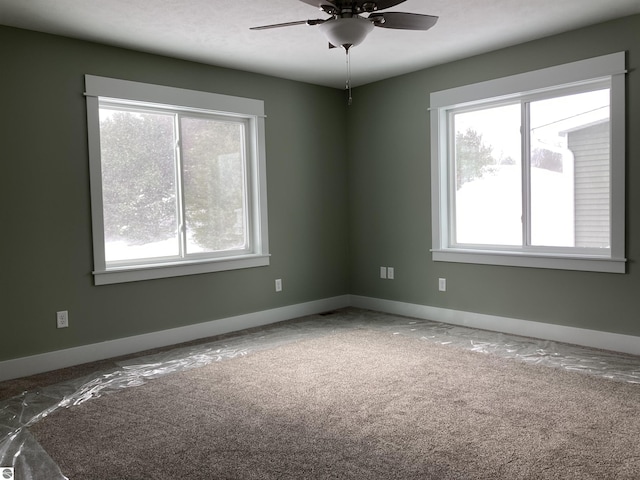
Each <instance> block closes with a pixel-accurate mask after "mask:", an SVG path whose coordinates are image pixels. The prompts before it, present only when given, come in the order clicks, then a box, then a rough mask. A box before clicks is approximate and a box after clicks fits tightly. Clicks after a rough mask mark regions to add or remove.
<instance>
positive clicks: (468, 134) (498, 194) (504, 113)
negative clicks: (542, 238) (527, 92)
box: [453, 103, 522, 245]
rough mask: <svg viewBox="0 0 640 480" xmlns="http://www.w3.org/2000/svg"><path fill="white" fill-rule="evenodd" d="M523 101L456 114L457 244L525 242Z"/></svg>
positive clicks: (511, 243) (517, 243)
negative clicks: (522, 142) (523, 225)
mask: <svg viewBox="0 0 640 480" xmlns="http://www.w3.org/2000/svg"><path fill="white" fill-rule="evenodd" d="M520 117H521V114H520V104H519V103H517V104H512V105H505V106H500V107H494V108H488V109H483V110H477V111H472V112H461V113H457V114H454V116H453V123H454V129H453V132H455V139H454V144H455V199H454V209H455V232H454V237H453V238H455V242H456V243H464V244H483V245H521V244H522V179H521V165H522V162H521V160H520V159H521V144H520Z"/></svg>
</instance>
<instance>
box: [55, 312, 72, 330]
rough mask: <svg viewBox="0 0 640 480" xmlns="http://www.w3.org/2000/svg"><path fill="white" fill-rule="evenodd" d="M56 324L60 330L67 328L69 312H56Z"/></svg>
mask: <svg viewBox="0 0 640 480" xmlns="http://www.w3.org/2000/svg"><path fill="white" fill-rule="evenodd" d="M56 322H57V325H58V328H67V327H68V326H69V311H68V310H62V311H61V312H56Z"/></svg>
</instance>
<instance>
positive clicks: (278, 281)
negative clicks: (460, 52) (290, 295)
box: [276, 278, 282, 292]
mask: <svg viewBox="0 0 640 480" xmlns="http://www.w3.org/2000/svg"><path fill="white" fill-rule="evenodd" d="M281 291H282V279H281V278H276V292H281Z"/></svg>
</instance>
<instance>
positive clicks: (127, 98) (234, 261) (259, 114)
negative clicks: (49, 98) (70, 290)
mask: <svg viewBox="0 0 640 480" xmlns="http://www.w3.org/2000/svg"><path fill="white" fill-rule="evenodd" d="M85 96H86V103H87V127H88V142H89V175H90V185H91V216H92V228H93V257H94V271H93V275H94V282H95V284H96V285H106V284H113V283H122V282H133V281H140V280H150V279H157V278H167V277H175V276H182V275H194V274H201V273H211V272H220V271H225V270H235V269H241V268H252V267H261V266H267V265H269V237H268V226H267V183H266V147H265V115H264V102H263V101H262V100H255V99H249V98H242V97H234V96H228V95H220V94H214V93H209V92H201V91H196V90H187V89H181V88H175V87H168V86H161V85H152V84H146V83H139V82H132V81H127V80H119V79H114V78H107V77H98V76H94V75H85ZM101 100H102V101H105V102H115V103H122V104H126V103H129V104H131V105H149V106H158V107H161V108H163V109H175V110H180V111H185V112H192V113H198V112H206V113H207V114H211V113H215V114H220V115H223V116H226V117H234V118H239V119H242V120H243V121H244V122H246V123H245V124H246V126H247V128H246V130H247V132H246V136H247V152H246V155H247V160H246V162H247V165H246V168H247V175H248V185H249V189H248V192H247V196H248V201H249V205H248V210H249V224H250V225H249V235H250V241H249V243H250V245H251V248H250V249H249V251H247V252H246V253H238V254H237V255H234V256H216V255H215V254H214V255H212V256H208V257H206V258H193V259H184V258H183V259H171V260H166V259H159V260H157V261H152V262H150V261H149V260H147V259H144V260H140V262H137V263H131V262H129V263H127V264H118V262H111V263H107V262H106V258H105V233H104V217H103V202H102V199H103V195H102V162H101V152H100V119H99V109H100V106H99V104H100V101H101Z"/></svg>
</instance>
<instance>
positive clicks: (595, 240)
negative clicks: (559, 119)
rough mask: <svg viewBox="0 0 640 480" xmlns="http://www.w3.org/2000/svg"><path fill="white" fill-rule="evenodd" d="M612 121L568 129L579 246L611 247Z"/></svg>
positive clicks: (576, 239) (576, 233) (576, 231)
mask: <svg viewBox="0 0 640 480" xmlns="http://www.w3.org/2000/svg"><path fill="white" fill-rule="evenodd" d="M609 125H610V122H609V121H608V120H607V121H605V122H601V123H598V124H595V125H590V126H588V127H584V128H581V129H576V130H573V131H571V132H568V147H569V149H570V150H571V151H572V152H573V154H574V157H575V236H576V238H575V241H576V246H577V247H595V248H603V247H609V246H610V244H611V241H610V205H609V196H610V192H609V188H610V181H609V171H610V159H609V152H610V141H609V139H610V135H609Z"/></svg>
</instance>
